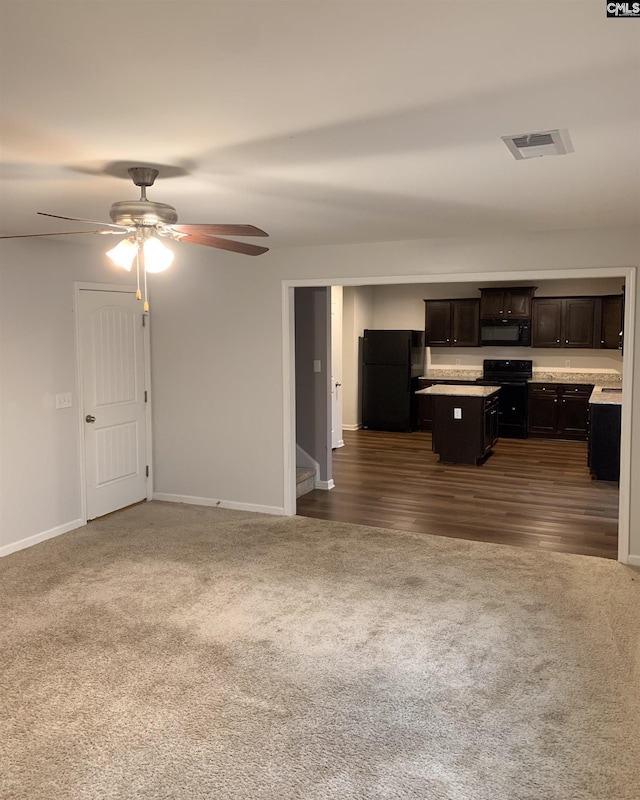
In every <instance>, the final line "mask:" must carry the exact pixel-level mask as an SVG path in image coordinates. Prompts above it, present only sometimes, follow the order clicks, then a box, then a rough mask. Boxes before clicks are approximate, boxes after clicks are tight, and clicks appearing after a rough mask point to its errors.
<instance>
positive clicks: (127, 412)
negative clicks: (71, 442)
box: [77, 288, 147, 519]
mask: <svg viewBox="0 0 640 800" xmlns="http://www.w3.org/2000/svg"><path fill="white" fill-rule="evenodd" d="M78 295H79V299H78V308H77V313H78V335H79V350H80V372H81V380H82V404H81V409H82V420H83V422H82V424H83V428H84V451H85V453H84V454H85V459H84V462H85V487H86V511H87V519H94V518H95V517H101V516H103V515H104V514H109V513H110V512H111V511H116V510H117V509H119V508H124V507H125V506H128V505H131V504H132V503H136V502H138V501H140V500H144V499H145V498H146V497H147V461H146V453H147V438H146V437H147V430H146V408H145V402H146V395H145V364H144V337H143V324H144V319H143V313H142V303H140V302H139V301H138V300H136V297H135V294H134V293H132V292H129V291H122V290H118V289H115V288H114V291H98V290H86V289H80V291H79V293H78Z"/></svg>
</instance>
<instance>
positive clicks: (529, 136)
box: [502, 130, 573, 160]
mask: <svg viewBox="0 0 640 800" xmlns="http://www.w3.org/2000/svg"><path fill="white" fill-rule="evenodd" d="M502 141H503V142H504V143H505V144H506V145H507V147H508V148H509V150H510V151H511V152H512V153H513V157H514V158H517V159H518V160H520V159H522V158H540V157H541V156H563V155H565V154H566V153H573V145H572V144H571V139H570V138H569V133H568V131H561V130H555V131H540V132H538V133H519V134H518V135H517V136H503V137H502Z"/></svg>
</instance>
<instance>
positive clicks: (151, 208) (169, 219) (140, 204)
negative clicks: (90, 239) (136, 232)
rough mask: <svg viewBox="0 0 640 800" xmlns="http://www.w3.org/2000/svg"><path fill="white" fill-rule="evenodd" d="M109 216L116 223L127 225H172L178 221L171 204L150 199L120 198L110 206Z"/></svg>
mask: <svg viewBox="0 0 640 800" xmlns="http://www.w3.org/2000/svg"><path fill="white" fill-rule="evenodd" d="M109 216H110V217H111V221H112V222H115V223H116V225H125V226H127V227H136V226H139V225H142V226H144V227H153V226H155V225H158V224H161V225H173V223H174V222H177V221H178V213H177V211H176V210H175V208H174V207H173V206H170V205H168V204H167V203H155V202H153V201H152V200H121V201H120V202H119V203H114V204H113V205H112V206H111V210H110V211H109Z"/></svg>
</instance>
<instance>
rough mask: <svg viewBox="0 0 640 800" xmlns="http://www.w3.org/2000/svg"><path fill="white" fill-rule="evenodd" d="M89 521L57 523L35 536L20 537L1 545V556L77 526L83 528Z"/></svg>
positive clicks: (51, 537) (67, 531) (59, 534)
mask: <svg viewBox="0 0 640 800" xmlns="http://www.w3.org/2000/svg"><path fill="white" fill-rule="evenodd" d="M86 524H87V523H86V522H84V520H81V519H74V520H73V522H65V523H64V525H56V527H55V528H50V529H49V530H48V531H42V533H36V534H35V535H34V536H27V537H26V539H20V540H19V541H17V542H11V544H5V545H3V546H2V547H0V558H3V557H4V556H8V555H10V554H11V553H16V552H17V551H18V550H24V549H25V548H27V547H32V546H33V545H34V544H39V543H40V542H46V540H47V539H54V538H55V537H56V536H61V535H62V534H63V533H69V531H73V530H75V529H76V528H81V527H82V526H83V525H86Z"/></svg>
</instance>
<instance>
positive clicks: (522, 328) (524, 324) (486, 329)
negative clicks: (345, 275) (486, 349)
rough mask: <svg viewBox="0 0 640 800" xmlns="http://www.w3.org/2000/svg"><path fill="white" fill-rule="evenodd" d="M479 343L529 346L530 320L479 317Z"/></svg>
mask: <svg viewBox="0 0 640 800" xmlns="http://www.w3.org/2000/svg"><path fill="white" fill-rule="evenodd" d="M480 344H481V345H484V346H487V345H493V346H494V347H497V346H510V347H513V346H514V345H517V346H520V347H531V320H528V319H481V320H480Z"/></svg>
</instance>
